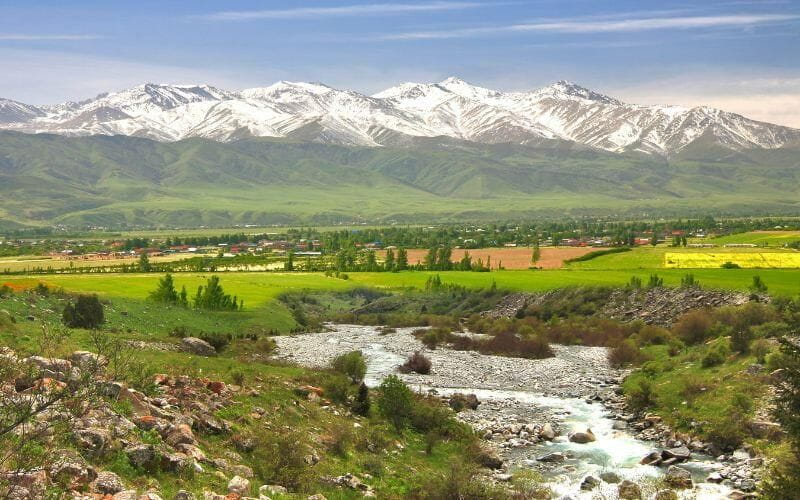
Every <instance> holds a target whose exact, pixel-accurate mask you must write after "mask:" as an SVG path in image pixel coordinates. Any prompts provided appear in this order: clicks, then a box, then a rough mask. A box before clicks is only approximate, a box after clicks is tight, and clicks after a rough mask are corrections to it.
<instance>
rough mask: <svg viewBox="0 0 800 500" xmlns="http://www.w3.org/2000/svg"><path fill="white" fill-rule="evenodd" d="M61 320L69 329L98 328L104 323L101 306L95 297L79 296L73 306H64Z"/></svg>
mask: <svg viewBox="0 0 800 500" xmlns="http://www.w3.org/2000/svg"><path fill="white" fill-rule="evenodd" d="M61 319H62V321H63V322H64V324H65V325H67V326H68V327H70V328H88V329H94V328H98V327H99V326H100V325H102V324H103V323H104V322H105V314H104V313H103V304H102V303H100V299H98V298H97V295H80V296H78V299H77V300H76V301H75V303H74V304H72V303H67V305H66V306H64V311H63V312H62V314H61Z"/></svg>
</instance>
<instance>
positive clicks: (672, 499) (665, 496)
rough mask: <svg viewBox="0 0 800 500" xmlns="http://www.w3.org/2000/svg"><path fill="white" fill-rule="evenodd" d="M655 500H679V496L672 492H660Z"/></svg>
mask: <svg viewBox="0 0 800 500" xmlns="http://www.w3.org/2000/svg"><path fill="white" fill-rule="evenodd" d="M653 500H678V494H677V493H675V492H674V491H672V490H659V491H657V492H656V495H655V496H654V497H653Z"/></svg>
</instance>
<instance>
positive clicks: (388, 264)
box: [383, 248, 395, 272]
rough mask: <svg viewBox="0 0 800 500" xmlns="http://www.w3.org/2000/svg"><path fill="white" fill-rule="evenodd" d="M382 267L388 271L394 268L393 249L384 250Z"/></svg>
mask: <svg viewBox="0 0 800 500" xmlns="http://www.w3.org/2000/svg"><path fill="white" fill-rule="evenodd" d="M383 268H384V269H386V270H387V271H389V272H391V271H394V270H395V261H394V250H392V249H391V248H389V249H387V250H386V258H384V260H383Z"/></svg>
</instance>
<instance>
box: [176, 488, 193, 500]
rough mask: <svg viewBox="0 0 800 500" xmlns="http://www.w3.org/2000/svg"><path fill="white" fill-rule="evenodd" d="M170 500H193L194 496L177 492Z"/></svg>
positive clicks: (190, 493) (185, 492)
mask: <svg viewBox="0 0 800 500" xmlns="http://www.w3.org/2000/svg"><path fill="white" fill-rule="evenodd" d="M172 500H195V496H194V494H193V493H192V492H189V491H186V490H179V491H178V492H177V493H175V496H174V497H172Z"/></svg>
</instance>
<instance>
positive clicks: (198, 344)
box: [181, 337, 217, 356]
mask: <svg viewBox="0 0 800 500" xmlns="http://www.w3.org/2000/svg"><path fill="white" fill-rule="evenodd" d="M181 347H182V348H183V350H184V351H186V352H189V353H192V354H197V355H198V356H214V355H216V354H217V350H216V349H214V346H212V345H211V344H209V343H208V342H206V341H205V340H203V339H198V338H197V337H184V338H183V339H181Z"/></svg>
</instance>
